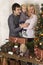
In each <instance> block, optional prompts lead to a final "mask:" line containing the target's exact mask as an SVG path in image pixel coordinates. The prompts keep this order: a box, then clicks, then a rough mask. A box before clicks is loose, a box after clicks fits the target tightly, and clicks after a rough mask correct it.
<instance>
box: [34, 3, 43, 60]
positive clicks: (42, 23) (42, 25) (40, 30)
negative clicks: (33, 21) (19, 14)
mask: <svg viewBox="0 0 43 65" xmlns="http://www.w3.org/2000/svg"><path fill="white" fill-rule="evenodd" d="M40 10H41V12H40V14H39V16H38V22H37V26H36V28H35V30H36V34H35V35H36V38H35V39H34V53H35V56H36V61H42V60H43V4H41V9H40Z"/></svg>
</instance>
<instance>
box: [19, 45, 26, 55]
mask: <svg viewBox="0 0 43 65" xmlns="http://www.w3.org/2000/svg"><path fill="white" fill-rule="evenodd" d="M26 51H27V47H26V45H25V44H21V45H20V55H21V56H23V55H24V54H25V53H26Z"/></svg>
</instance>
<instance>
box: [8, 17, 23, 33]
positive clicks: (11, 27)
mask: <svg viewBox="0 0 43 65" xmlns="http://www.w3.org/2000/svg"><path fill="white" fill-rule="evenodd" d="M13 21H14V20H13V17H12V16H11V17H9V19H8V25H9V29H10V30H12V31H13V32H14V33H16V32H19V31H20V30H22V28H21V27H18V28H15V27H16V26H15V24H14V23H13Z"/></svg>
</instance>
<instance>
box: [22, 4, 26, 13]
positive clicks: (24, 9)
mask: <svg viewBox="0 0 43 65" xmlns="http://www.w3.org/2000/svg"><path fill="white" fill-rule="evenodd" d="M22 11H23V12H24V13H25V12H26V6H25V5H24V6H22Z"/></svg>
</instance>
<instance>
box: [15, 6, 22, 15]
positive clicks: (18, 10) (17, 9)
mask: <svg viewBox="0 0 43 65" xmlns="http://www.w3.org/2000/svg"><path fill="white" fill-rule="evenodd" d="M14 12H15V14H16V15H20V13H21V8H20V7H16V9H15V11H14Z"/></svg>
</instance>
